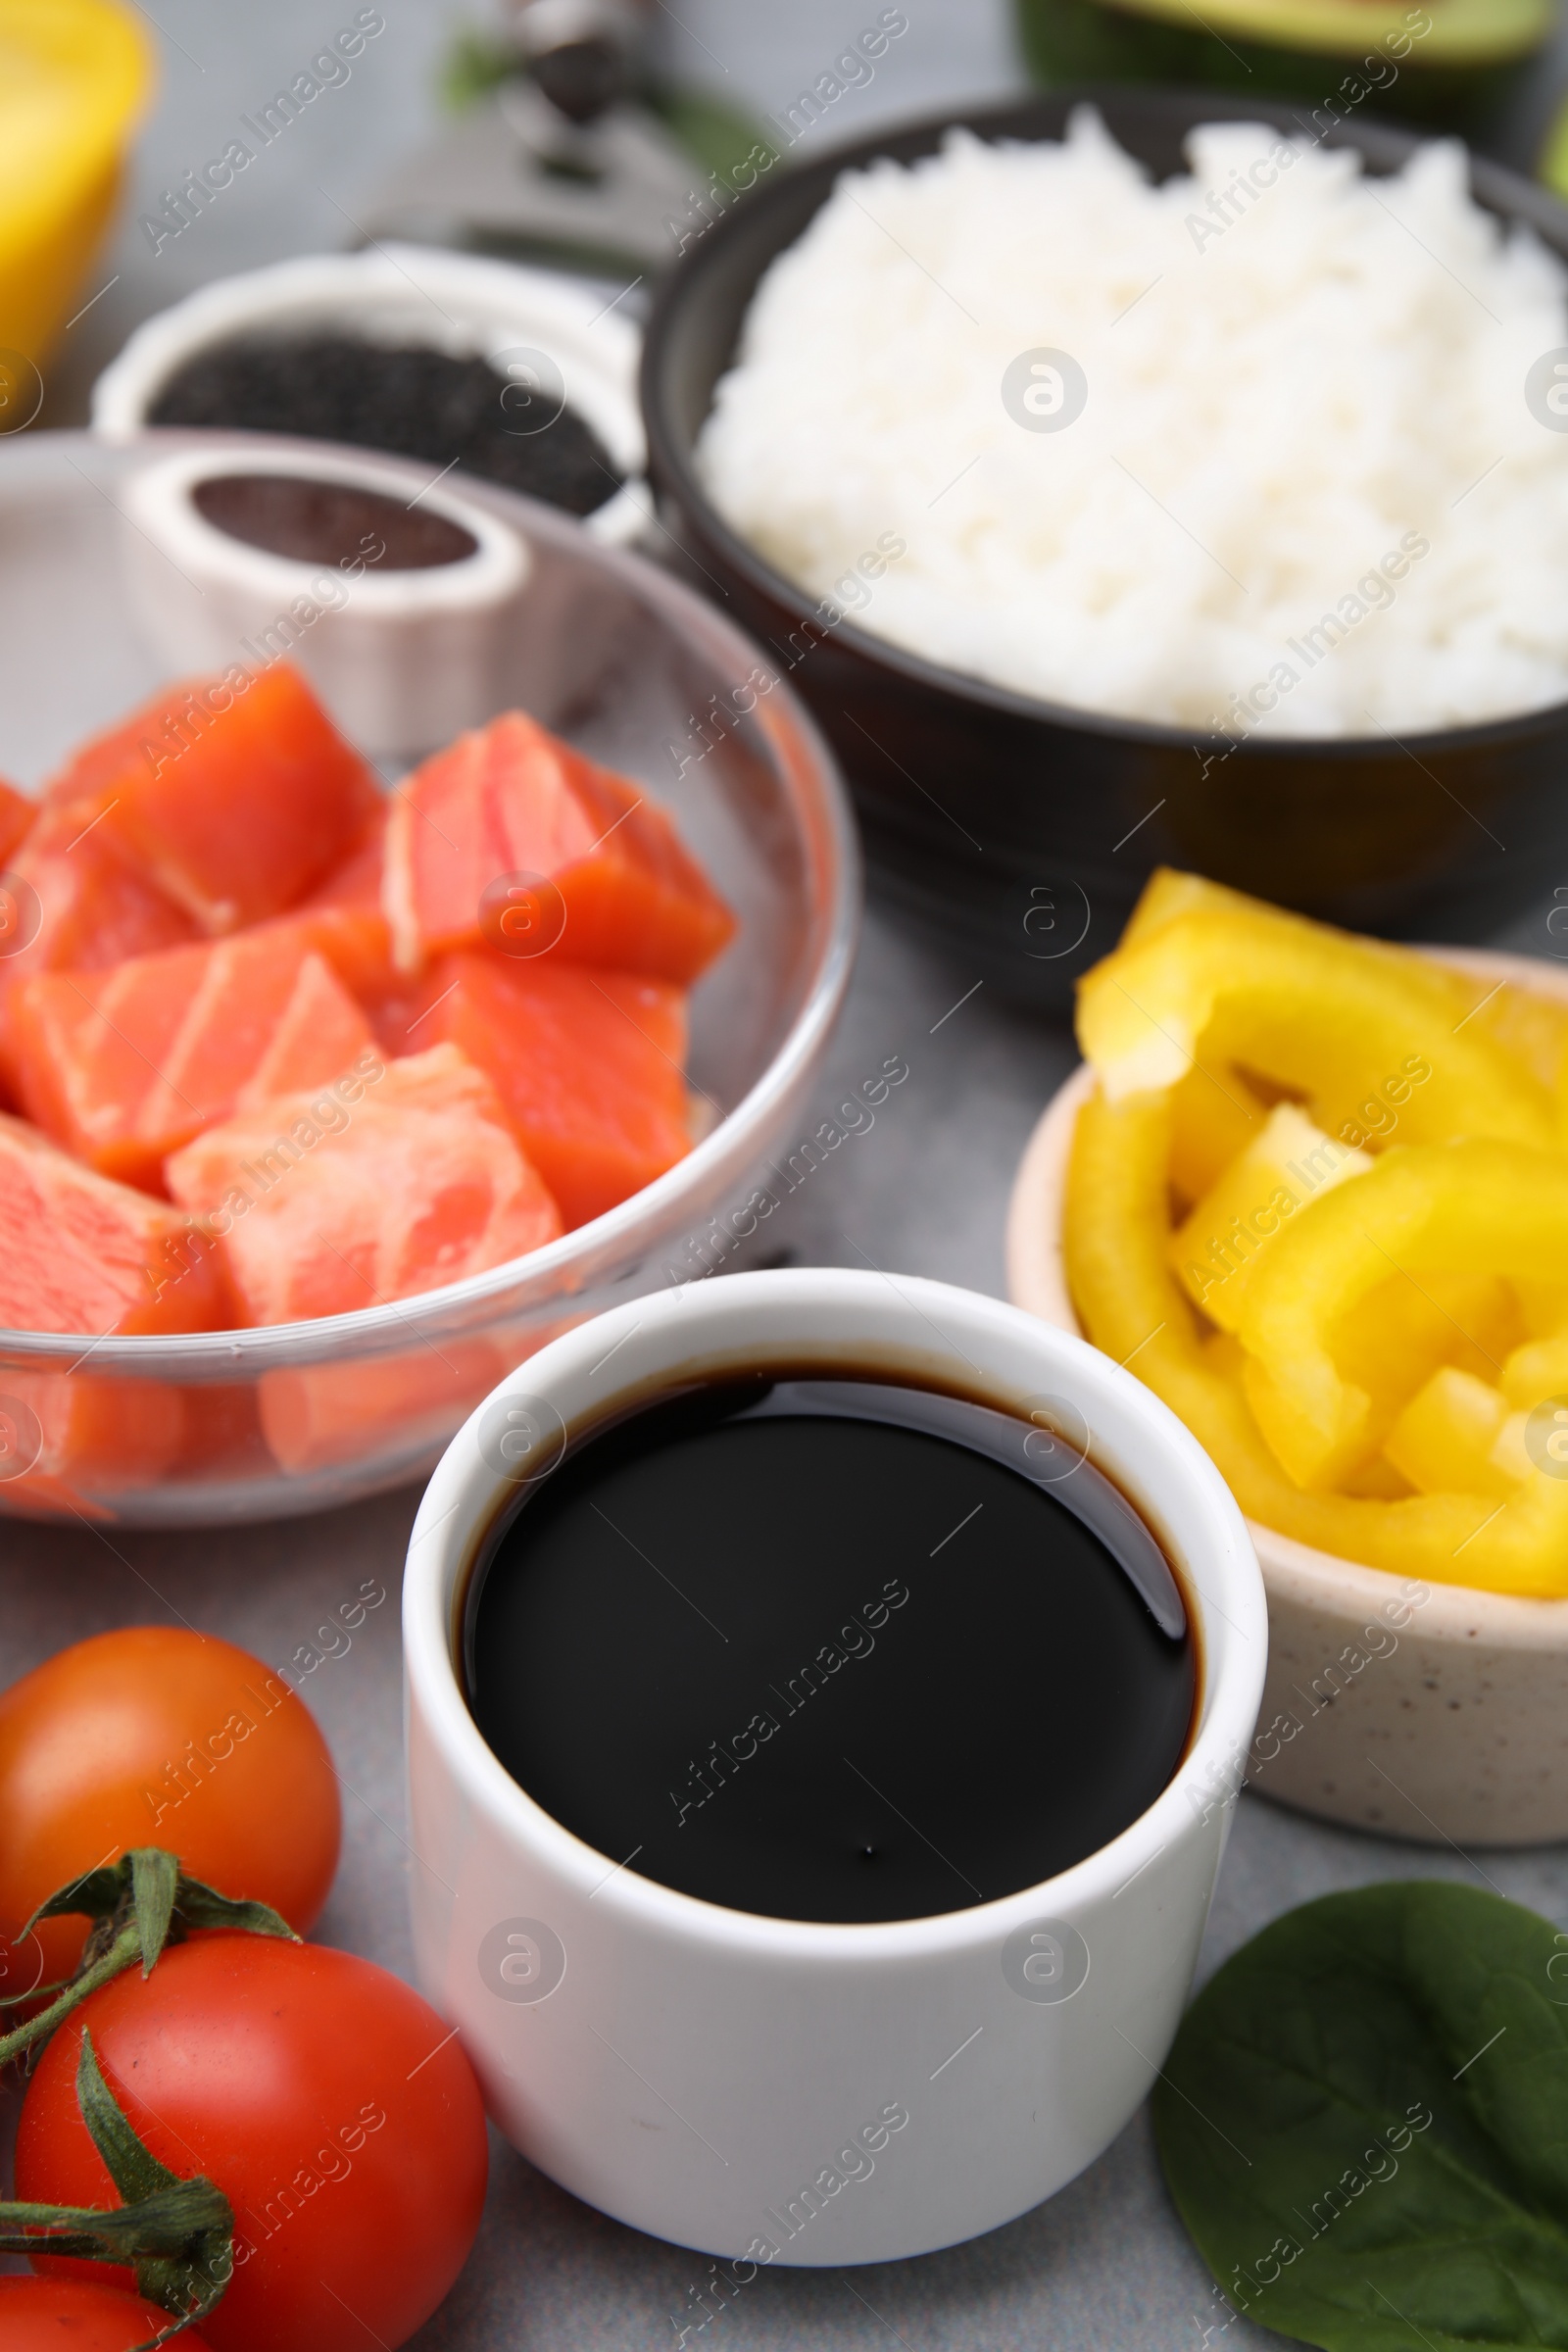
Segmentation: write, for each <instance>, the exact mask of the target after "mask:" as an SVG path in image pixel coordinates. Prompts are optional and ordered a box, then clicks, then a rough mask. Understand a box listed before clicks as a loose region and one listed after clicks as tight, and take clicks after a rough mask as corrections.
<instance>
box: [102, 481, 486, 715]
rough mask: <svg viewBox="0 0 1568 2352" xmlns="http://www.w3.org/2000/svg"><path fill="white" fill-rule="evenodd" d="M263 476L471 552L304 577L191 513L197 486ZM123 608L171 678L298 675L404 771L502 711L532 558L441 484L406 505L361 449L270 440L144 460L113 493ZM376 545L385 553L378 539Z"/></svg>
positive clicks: (308, 569) (402, 493)
mask: <svg viewBox="0 0 1568 2352" xmlns="http://www.w3.org/2000/svg"><path fill="white" fill-rule="evenodd" d="M258 474H270V475H273V476H275V477H278V478H280V479H293V480H301V479H304V480H308V481H319V482H330V483H333V484H334V485H341V486H342V487H343V488H345V489H351V490H352V489H358V490H367V491H370V492H372V493H374V494H375V495H376V496H377V497H379V498H383V499H387V500H389V501H391V502H392V503H394V504H395V505H396V506H397V507H398V508H400V509H402V510H404V511H405V512H408V511H410V510H411V509H412V508H414V507H416V506H417V509H418V511H419V513H420V514H423V515H439V516H440V517H442V518H443V519H444V520H445V521H448V522H450V523H453V524H455V525H456V526H457V528H458V529H460V530H463V531H466V533H467V534H468V536H469V538H470V539H471V540H472V541H473V548H472V552H471V554H469V555H466V556H464V557H462V558H460V559H459V560H458V561H456V562H454V563H450V564H429V565H423V566H420V567H417V568H413V567H411V568H404V569H394V568H392V567H391V566H390V564H388V563H386V562H385V561H384V560H382V561H378V560H377V559H376V558H375V556H374V552H373V549H374V544H375V542H374V541H372V543H371V549H370V552H369V553H368V554H366V555H363V556H361V557H359V558H357V559H356V564H357V568H351V567H350V565H349V564H348V563H347V560H345V561H344V562H343V563H333V562H332V561H330V560H328V561H324V562H322V563H319V564H314V563H311V562H308V561H303V560H299V559H296V558H294V557H292V556H281V555H273V554H271V553H270V552H269V551H268V550H267V549H265V548H260V547H254V546H252V545H251V544H250V543H249V542H248V541H247V540H244V539H238V538H235V537H234V536H233V534H232V533H231V532H229V531H226V530H224V529H222V528H221V527H220V525H219V524H217V523H216V522H211V521H209V520H208V519H207V517H206V516H205V515H203V514H202V513H201V512H200V511H199V509H198V507H197V505H196V494H197V493H198V492H199V491H200V489H201V488H202V486H203V484H205V483H208V482H217V481H221V480H223V479H225V478H226V479H244V478H246V477H253V476H255V475H258ZM120 503H121V513H122V515H123V517H124V520H125V522H126V524H127V526H128V527H127V528H126V529H125V530H123V532H122V534H121V563H122V567H123V573H124V578H125V585H126V589H127V591H128V594H129V610H130V611H131V612H132V613H134V614H135V615H136V618H137V621H138V623H139V625H140V627H141V628H142V630H143V631H144V633H145V634H146V636H147V637H148V638H149V639H150V641H151V643H152V645H153V647H154V649H155V650H156V651H157V652H158V653H159V654H160V655H161V656H162V657H163V659H164V660H165V661H167V662H170V663H172V666H173V667H174V668H176V669H224V668H226V667H227V666H228V665H229V664H230V663H232V662H240V663H242V664H243V665H244V666H245V667H246V668H247V669H250V670H252V671H254V670H256V669H257V668H258V667H266V666H267V665H268V664H269V663H270V662H275V661H281V660H284V659H285V658H286V659H287V660H288V661H290V662H296V663H298V665H299V667H300V668H301V669H303V670H304V671H305V672H306V674H307V676H308V677H309V678H310V680H311V682H312V684H313V685H314V686H315V687H316V689H317V691H318V693H319V695H320V697H321V700H322V701H323V702H324V703H325V705H326V707H327V709H328V711H330V712H331V714H332V716H333V718H334V719H335V720H336V722H337V724H338V725H339V727H341V728H342V730H343V732H344V733H345V734H346V735H347V736H348V737H349V738H350V740H351V741H352V742H354V743H357V744H358V745H359V746H360V748H361V749H362V750H364V751H367V752H369V753H371V754H372V755H381V754H385V755H388V756H391V757H397V758H406V759H416V758H417V757H418V756H419V755H420V754H421V753H424V752H427V751H431V750H433V749H435V748H436V746H438V745H440V744H443V743H448V742H450V741H451V739H452V737H453V736H454V735H456V734H459V733H461V731H462V730H463V729H464V728H465V727H469V726H473V725H475V724H477V723H478V721H479V720H480V719H481V718H483V717H484V716H486V715H487V714H488V713H489V712H490V711H493V710H494V709H495V708H496V707H497V705H498V704H499V703H500V702H501V701H502V700H504V692H503V687H504V679H505V674H506V666H507V662H508V658H509V623H510V622H511V620H512V616H513V611H514V608H515V606H516V604H517V601H518V599H519V598H520V597H521V596H522V594H523V592H524V589H525V588H526V585H527V581H528V575H529V570H530V558H529V554H528V550H527V547H526V546H525V544H524V542H523V539H522V537H521V535H520V533H518V532H517V531H516V530H515V529H514V528H513V527H512V525H511V524H510V523H507V522H503V521H502V520H501V519H500V517H499V516H498V515H492V514H489V513H487V512H486V511H485V510H484V509H483V508H481V507H478V506H476V505H474V504H473V503H471V502H470V501H469V500H467V499H466V498H464V497H462V496H461V495H460V494H458V493H455V492H454V491H452V490H451V489H450V487H449V486H448V485H447V484H445V483H441V484H439V485H437V486H436V487H435V488H433V489H430V490H428V491H423V492H420V493H417V494H416V497H415V498H414V499H413V500H411V498H410V496H409V485H408V480H407V474H406V469H402V468H400V467H399V466H397V465H396V463H395V462H391V461H388V462H378V461H377V460H376V459H375V458H374V457H371V456H368V455H365V454H363V453H362V452H360V451H358V450H352V449H343V450H341V451H339V450H336V449H333V450H325V451H323V450H322V449H321V447H320V445H319V443H305V442H302V443H300V444H298V445H294V444H290V443H287V442H284V443H279V442H276V441H269V442H264V443H260V444H258V446H257V447H256V448H254V449H249V450H235V449H233V448H228V449H195V450H191V449H186V450H181V451H180V452H178V453H177V454H176V455H174V456H172V457H158V458H153V459H151V460H150V461H149V462H148V463H147V464H146V465H145V466H141V467H140V468H139V469H138V470H137V471H135V472H133V473H132V474H131V475H130V477H129V479H128V480H127V482H126V483H125V486H124V488H123V491H122V493H121V502H120ZM380 544H381V546H382V548H383V549H385V548H386V541H385V540H384V539H382V540H381V541H380Z"/></svg>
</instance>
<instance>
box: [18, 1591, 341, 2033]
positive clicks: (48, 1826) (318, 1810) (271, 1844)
mask: <svg viewBox="0 0 1568 2352" xmlns="http://www.w3.org/2000/svg"><path fill="white" fill-rule="evenodd" d="M0 1822H3V1823H4V1825H5V1835H4V1837H3V1838H0V1993H5V1994H12V1995H14V1994H17V1993H23V1992H26V1991H27V1990H29V1989H30V1987H31V1986H32V1985H37V1984H51V1983H53V1982H55V1981H56V1980H57V1979H59V1978H61V1977H68V1976H70V1974H71V1972H72V1970H73V1968H74V1967H75V1965H76V1962H77V1960H78V1958H79V1957H80V1954H81V1945H82V1938H83V1937H84V1936H85V1935H86V1932H87V1922H86V1921H85V1920H84V1919H56V1920H45V1921H44V1922H43V1924H42V1926H41V1927H39V1928H38V1929H36V1930H35V1931H34V1935H33V1936H29V1937H28V1938H27V1940H26V1942H25V1944H21V1945H16V1944H14V1941H13V1939H14V1938H15V1937H16V1936H17V1935H18V1933H19V1931H20V1930H21V1928H22V1926H23V1924H24V1922H25V1920H26V1919H27V1917H28V1915H29V1913H30V1912H31V1911H32V1910H33V1908H34V1907H35V1905H37V1904H38V1903H41V1902H43V1901H44V1900H45V1898H46V1897H47V1896H49V1895H51V1894H53V1893H54V1892H55V1890H56V1888H57V1887H64V1886H65V1885H67V1883H68V1882H69V1881H70V1880H72V1879H73V1878H76V1877H78V1876H79V1875H80V1874H81V1873H82V1872H84V1871H88V1870H95V1869H96V1868H97V1867H98V1865H99V1864H100V1863H102V1862H113V1861H116V1860H118V1858H119V1857H120V1855H122V1854H123V1853H125V1852H127V1851H129V1850H130V1849H131V1848H132V1847H134V1846H138V1845H164V1846H168V1848H169V1849H170V1851H171V1852H172V1853H176V1854H178V1856H179V1858H180V1860H181V1861H182V1862H183V1864H184V1866H185V1869H186V1871H187V1872H188V1874H189V1875H190V1877H192V1878H193V1879H203V1880H205V1881H206V1882H207V1884H208V1885H209V1886H211V1887H217V1888H218V1889H219V1891H220V1893H221V1894H231V1895H235V1896H238V1897H243V1898H245V1899H247V1900H250V1901H254V1902H263V1903H270V1904H271V1905H272V1907H273V1909H274V1910H276V1911H281V1913H282V1914H283V1917H284V1918H285V1919H286V1920H287V1921H288V1923H289V1925H290V1927H292V1928H297V1929H298V1930H299V1931H300V1932H301V1933H302V1934H303V1933H304V1931H305V1930H306V1929H307V1928H308V1927H309V1926H310V1925H311V1922H312V1921H313V1920H314V1919H315V1917H316V1915H317V1913H318V1912H319V1910H320V1908H321V1905H322V1903H323V1902H325V1900H326V1892H327V1888H328V1887H330V1885H331V1883H332V1873H333V1871H334V1870H335V1869H336V1867H337V1852H338V1843H339V1839H340V1837H341V1834H342V1808H341V1804H340V1801H339V1797H338V1787H337V1778H336V1775H335V1774H334V1773H333V1770H332V1759H331V1757H330V1755H329V1754H328V1753H327V1746H326V1741H325V1740H323V1739H322V1737H321V1735H320V1732H319V1730H318V1728H317V1724H316V1719H315V1717H314V1716H313V1715H312V1714H311V1712H310V1710H309V1708H308V1707H307V1706H306V1705H305V1702H304V1701H303V1699H301V1698H300V1696H299V1694H298V1693H297V1692H296V1691H292V1690H290V1688H289V1686H288V1685H287V1684H286V1683H284V1682H282V1681H280V1680H279V1678H278V1677H277V1676H276V1675H275V1674H273V1673H272V1672H271V1670H270V1667H267V1666H264V1665H263V1663H262V1661H261V1659H260V1658H253V1657H252V1656H251V1654H250V1652H249V1651H248V1650H244V1649H236V1648H235V1647H234V1645H233V1643H232V1642H220V1641H218V1640H217V1639H216V1637H214V1636H211V1635H208V1636H205V1637H204V1636H203V1635H201V1634H194V1633H189V1632H186V1631H185V1630H184V1628H182V1627H178V1626H173V1627H171V1626H161V1625H132V1626H125V1627H123V1628H122V1630H121V1631H119V1632H118V1633H112V1634H95V1635H94V1636H93V1638H92V1639H91V1640H90V1641H87V1642H76V1643H75V1644H74V1645H73V1647H72V1648H70V1649H63V1650H61V1651H60V1652H59V1653H58V1655H57V1656H55V1657H52V1658H50V1659H49V1660H47V1662H46V1663H45V1664H44V1665H42V1666H38V1667H35V1668H34V1669H33V1671H32V1673H31V1674H25V1675H24V1676H23V1678H22V1680H21V1682H19V1683H13V1684H12V1686H11V1688H10V1690H9V1691H4V1692H0Z"/></svg>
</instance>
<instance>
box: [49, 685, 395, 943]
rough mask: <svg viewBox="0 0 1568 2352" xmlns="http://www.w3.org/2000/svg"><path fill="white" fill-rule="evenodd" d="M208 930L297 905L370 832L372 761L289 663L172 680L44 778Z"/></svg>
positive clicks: (374, 801) (56, 797)
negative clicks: (86, 811) (82, 807)
mask: <svg viewBox="0 0 1568 2352" xmlns="http://www.w3.org/2000/svg"><path fill="white" fill-rule="evenodd" d="M46 790H47V797H48V799H49V800H50V801H51V802H54V803H57V804H62V805H64V804H71V803H79V802H83V801H85V802H88V803H90V805H91V808H90V812H91V813H94V814H97V816H98V818H99V828H98V829H99V832H100V834H101V836H102V839H103V843H104V846H105V847H106V848H109V849H111V850H113V852H114V853H115V855H116V856H117V857H119V858H122V859H123V861H124V862H125V863H126V864H128V865H129V866H130V867H131V868H132V870H134V871H136V872H138V873H141V874H144V875H145V876H146V877H147V878H148V879H149V880H150V881H152V882H154V883H155V884H156V885H157V886H158V888H159V889H160V890H161V891H162V892H163V893H164V895H165V896H166V897H167V898H170V899H172V900H173V901H174V903H175V904H176V905H177V906H179V907H183V908H184V909H185V911H186V913H187V914H189V915H190V916H191V918H192V919H193V921H194V922H195V924H196V925H197V926H198V927H199V928H200V929H201V930H203V931H205V932H208V933H210V934H211V933H217V932H223V931H236V930H238V929H240V928H241V926H242V925H244V924H246V923H255V922H260V921H262V920H263V918H264V917H265V916H267V915H270V914H281V913H282V912H283V911H284V910H285V909H286V908H288V907H293V906H295V905H297V904H298V902H299V901H300V900H301V899H302V898H303V897H304V896H305V894H306V892H307V891H309V890H310V889H312V888H313V887H314V885H315V884H316V883H317V882H319V880H320V879H321V877H322V876H323V875H324V874H327V873H329V872H330V871H331V869H332V867H333V866H334V865H336V864H338V863H339V862H340V861H341V860H342V859H343V858H345V857H347V855H348V853H349V852H350V850H352V849H353V848H354V847H355V845H356V844H357V843H358V841H359V840H360V838H361V836H362V835H363V834H364V832H365V829H366V827H367V825H368V822H369V820H370V818H371V816H372V815H373V814H374V812H375V809H376V808H377V807H378V805H379V799H380V795H379V788H378V786H377V784H376V780H375V776H374V773H373V771H372V770H371V769H370V768H369V767H368V766H367V765H366V762H365V761H364V760H362V759H361V758H360V756H359V754H358V752H356V751H354V750H352V749H351V747H350V746H349V745H348V744H347V743H345V742H344V740H343V738H342V736H341V735H339V734H338V732H337V730H336V728H335V727H334V726H333V725H332V722H331V720H330V719H329V718H328V717H327V715H326V712H325V711H323V710H322V709H321V706H320V704H319V702H318V701H317V699H316V697H315V695H314V694H312V692H311V690H310V688H309V687H308V686H307V685H306V683H305V681H304V679H303V678H302V677H301V676H300V674H299V672H298V671H297V670H295V669H291V668H290V667H289V666H288V664H287V663H286V662H279V663H277V664H276V665H275V666H274V667H272V668H270V669H264V670H262V671H261V672H260V674H259V675H257V676H254V677H253V676H252V675H251V674H250V672H249V671H248V670H246V669H245V668H244V667H243V666H242V665H241V664H240V663H238V662H236V663H234V665H233V666H232V667H231V668H229V669H226V670H224V671H223V673H222V675H221V677H209V678H189V679H185V680H183V681H181V682H180V683H179V684H177V685H174V686H169V687H165V688H163V689H162V690H161V691H160V692H159V693H158V694H156V695H155V696H154V697H153V698H152V700H151V701H150V702H148V703H145V704H143V705H142V707H141V709H140V710H139V711H133V712H132V713H131V715H130V716H129V717H128V718H127V719H124V720H123V721H122V722H121V724H120V725H119V726H117V727H114V728H112V729H111V730H110V731H109V732H108V733H107V734H105V735H100V736H97V737H95V738H94V740H93V741H92V742H91V743H88V744H86V745H85V746H84V747H83V748H82V750H81V751H79V752H78V753H77V754H76V756H75V758H74V759H73V760H72V761H71V763H70V765H69V766H68V767H66V768H65V769H64V770H63V771H62V772H61V773H60V774H59V775H58V776H56V777H55V778H54V779H53V780H52V781H51V782H50V784H49V785H48V786H47V788H46Z"/></svg>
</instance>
